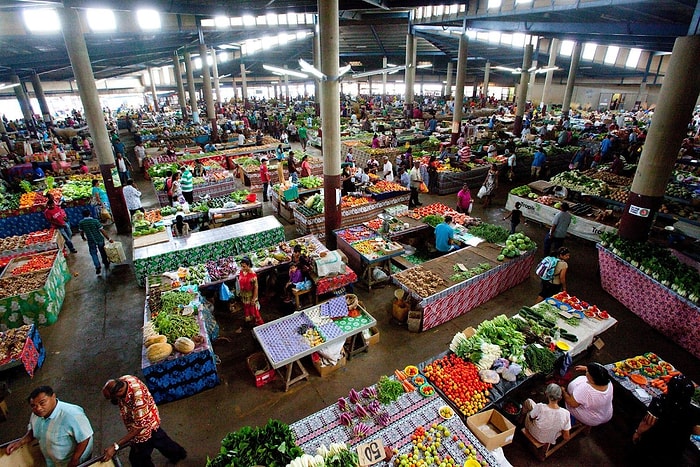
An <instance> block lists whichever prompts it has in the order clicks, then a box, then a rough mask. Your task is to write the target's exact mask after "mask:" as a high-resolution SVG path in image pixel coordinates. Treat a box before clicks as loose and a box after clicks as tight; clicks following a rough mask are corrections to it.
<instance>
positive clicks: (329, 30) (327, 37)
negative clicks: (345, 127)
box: [318, 0, 341, 250]
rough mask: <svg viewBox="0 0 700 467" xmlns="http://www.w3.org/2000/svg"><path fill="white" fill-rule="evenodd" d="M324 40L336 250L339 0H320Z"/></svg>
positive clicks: (326, 149) (328, 223)
mask: <svg viewBox="0 0 700 467" xmlns="http://www.w3.org/2000/svg"><path fill="white" fill-rule="evenodd" d="M318 18H319V33H320V35H321V36H322V37H323V41H322V42H321V47H320V50H321V72H323V74H325V75H326V76H327V77H328V79H327V80H325V81H322V82H321V129H322V131H323V148H322V152H323V195H324V209H325V214H324V215H325V234H326V239H325V241H326V245H327V246H328V248H329V249H331V250H335V249H336V240H335V235H333V230H335V229H337V228H339V227H340V224H341V212H340V161H341V157H340V106H339V105H338V87H339V86H338V79H337V76H338V69H339V68H340V65H339V62H338V55H339V49H340V45H339V39H340V26H339V24H338V0H324V1H321V2H318Z"/></svg>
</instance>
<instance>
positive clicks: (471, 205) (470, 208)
mask: <svg viewBox="0 0 700 467" xmlns="http://www.w3.org/2000/svg"><path fill="white" fill-rule="evenodd" d="M472 209H474V201H469V209H467V214H471V213H472Z"/></svg>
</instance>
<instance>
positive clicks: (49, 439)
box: [29, 401, 93, 467]
mask: <svg viewBox="0 0 700 467" xmlns="http://www.w3.org/2000/svg"><path fill="white" fill-rule="evenodd" d="M29 428H30V429H31V430H32V433H33V434H34V438H36V439H38V440H39V448H40V449H41V453H42V454H43V455H44V458H46V465H47V466H48V467H54V466H55V467H60V466H66V465H68V462H70V459H71V457H72V456H73V453H74V452H75V446H76V445H77V444H79V443H81V442H83V441H85V440H86V439H88V438H90V442H89V443H88V445H87V448H85V451H84V452H83V455H82V456H81V457H80V462H85V461H86V460H88V459H89V458H90V455H91V453H92V441H93V440H92V435H93V431H92V426H90V421H89V420H88V418H87V416H86V415H85V411H84V410H83V409H82V408H80V407H78V406H77V405H73V404H68V403H66V402H62V401H58V402H57V403H56V407H55V408H54V409H53V412H51V415H49V416H48V417H46V418H43V417H37V416H36V415H34V414H32V416H31V417H30V419H29Z"/></svg>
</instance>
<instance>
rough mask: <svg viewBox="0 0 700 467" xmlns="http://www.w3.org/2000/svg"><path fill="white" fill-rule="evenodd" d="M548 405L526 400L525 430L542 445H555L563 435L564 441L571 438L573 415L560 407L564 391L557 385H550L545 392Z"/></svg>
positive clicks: (524, 409) (524, 407)
mask: <svg viewBox="0 0 700 467" xmlns="http://www.w3.org/2000/svg"><path fill="white" fill-rule="evenodd" d="M544 394H545V396H547V403H546V404H543V403H541V402H540V403H537V404H535V401H533V400H532V399H526V400H525V402H524V403H523V412H524V413H525V428H527V431H528V432H529V433H530V434H531V435H532V437H533V438H535V439H536V440H537V441H539V442H540V443H542V444H555V443H556V442H557V438H559V435H560V434H561V436H562V438H563V439H564V441H568V440H569V438H570V437H571V435H570V433H569V430H570V429H571V415H570V414H569V411H568V410H566V409H565V408H563V407H559V401H560V400H561V398H562V390H561V387H559V386H558V385H557V384H553V383H552V384H549V385H548V386H547V389H545V391H544Z"/></svg>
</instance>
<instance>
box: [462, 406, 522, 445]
mask: <svg viewBox="0 0 700 467" xmlns="http://www.w3.org/2000/svg"><path fill="white" fill-rule="evenodd" d="M467 426H468V427H469V430H470V431H471V432H472V433H474V436H476V437H477V438H479V441H481V444H483V445H484V446H485V447H486V449H488V450H489V451H493V450H494V449H496V448H499V447H501V446H505V445H506V444H510V443H512V442H513V436H514V435H515V425H513V424H512V423H511V422H509V421H508V419H506V418H505V417H504V416H503V415H501V414H500V413H499V412H497V411H496V410H494V409H491V410H487V411H485V412H481V413H478V414H476V415H472V416H471V417H468V418H467Z"/></svg>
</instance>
